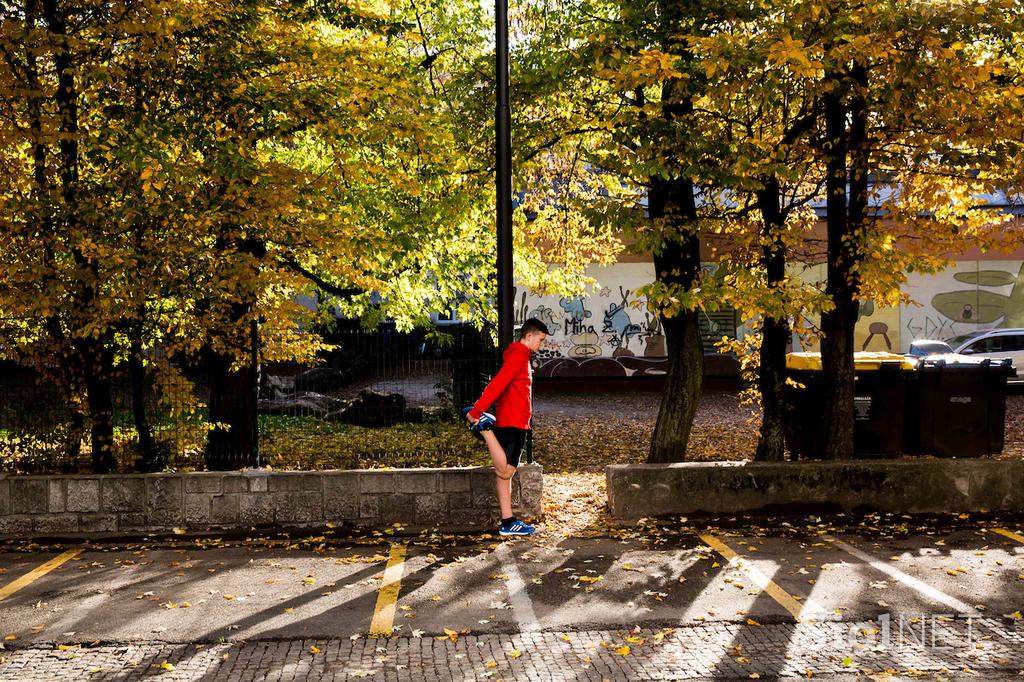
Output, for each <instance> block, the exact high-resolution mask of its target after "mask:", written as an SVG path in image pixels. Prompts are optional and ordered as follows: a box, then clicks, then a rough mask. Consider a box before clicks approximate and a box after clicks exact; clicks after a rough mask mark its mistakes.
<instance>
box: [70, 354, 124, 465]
mask: <svg viewBox="0 0 1024 682" xmlns="http://www.w3.org/2000/svg"><path fill="white" fill-rule="evenodd" d="M77 345H78V349H79V356H80V358H81V361H82V364H83V369H84V374H85V391H86V400H87V402H88V405H89V420H90V422H91V423H92V439H91V440H92V470H93V473H96V474H107V473H110V472H112V471H114V470H115V469H116V468H117V461H116V460H115V459H114V394H113V386H112V382H111V368H112V367H113V357H111V353H110V351H109V349H108V348H107V347H105V345H104V342H103V341H101V340H100V341H97V340H92V339H88V340H85V341H81V342H79V343H78V344H77Z"/></svg>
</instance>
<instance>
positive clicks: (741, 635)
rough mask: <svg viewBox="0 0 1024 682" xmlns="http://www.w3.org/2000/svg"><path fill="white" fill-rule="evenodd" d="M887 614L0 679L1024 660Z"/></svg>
mask: <svg viewBox="0 0 1024 682" xmlns="http://www.w3.org/2000/svg"><path fill="white" fill-rule="evenodd" d="M879 625H880V624H879V623H878V622H873V621H865V622H861V623H840V622H830V623H817V624H815V623H800V624H793V623H778V624H766V625H763V626H761V627H758V628H750V627H747V626H745V625H740V624H731V623H716V624H707V625H701V626H695V627H684V628H676V629H660V630H654V629H639V630H633V631H628V630H627V631H583V632H537V633H522V634H514V635H486V636H473V635H465V636H458V635H452V636H449V637H440V638H438V637H421V638H413V637H392V638H388V639H367V638H360V639H359V640H354V641H353V640H326V641H325V640H312V639H306V640H288V641H262V642H248V643H246V642H240V643H218V644H210V645H205V646H204V645H194V644H170V643H159V642H151V643H145V644H101V645H96V646H70V647H68V646H64V647H60V648H57V647H35V648H29V649H24V650H18V651H15V652H13V653H11V654H9V659H10V660H8V662H7V663H6V664H5V665H3V666H2V667H0V680H24V681H25V682H31V681H33V680H47V681H49V680H54V679H88V680H127V679H137V678H140V677H149V676H157V675H158V676H159V677H160V678H161V679H167V680H232V681H236V680H346V679H352V678H365V679H373V680H396V681H397V680H410V681H411V680H420V679H424V680H497V679H506V680H697V679H787V678H791V679H806V678H821V679H830V676H831V678H832V679H842V678H843V677H850V676H859V677H862V678H867V679H887V678H888V679H899V678H900V677H916V678H921V677H926V678H930V679H944V678H945V679H954V678H959V677H961V676H972V677H973V678H974V679H980V680H989V679H997V678H998V677H999V676H1000V675H1004V676H1006V677H1007V678H1010V677H1016V676H1017V671H1018V670H1021V669H1024V629H1022V628H1014V627H1013V626H1012V625H1010V626H1008V625H1007V624H1006V623H1004V622H1000V621H999V620H997V619H978V620H972V621H967V620H953V621H945V622H938V623H935V624H928V623H919V624H915V625H912V626H911V625H910V624H907V626H906V627H904V628H903V631H902V633H901V632H899V626H898V624H889V627H888V628H884V627H883V628H880V627H879ZM933 625H934V627H935V632H934V634H933V631H932V627H933ZM885 630H887V632H886V631H885ZM933 636H934V643H933ZM930 673H932V674H930ZM936 673H937V674H936ZM836 676H839V677H836Z"/></svg>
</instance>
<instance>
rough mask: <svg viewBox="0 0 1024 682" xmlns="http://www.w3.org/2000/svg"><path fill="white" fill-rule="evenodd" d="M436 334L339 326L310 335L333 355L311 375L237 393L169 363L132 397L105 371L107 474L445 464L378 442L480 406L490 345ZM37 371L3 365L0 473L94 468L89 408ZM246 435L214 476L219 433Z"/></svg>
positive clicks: (454, 330) (292, 367)
mask: <svg viewBox="0 0 1024 682" xmlns="http://www.w3.org/2000/svg"><path fill="white" fill-rule="evenodd" d="M438 331H440V332H442V334H441V335H438V334H436V333H433V334H432V333H428V332H427V331H414V332H399V331H398V330H396V329H395V328H394V326H393V325H391V324H387V323H385V324H382V325H380V326H379V327H378V328H377V329H374V330H371V331H366V330H364V329H362V328H361V327H359V325H358V324H356V323H354V322H348V321H339V322H338V324H337V325H336V326H334V327H333V328H331V329H330V330H326V331H323V330H322V331H320V332H318V333H320V334H321V336H323V338H324V340H325V341H326V342H327V343H329V344H331V345H332V346H333V349H332V350H330V351H327V352H325V353H323V354H322V356H321V357H320V358H319V360H320V362H318V363H317V364H315V365H300V364H296V363H263V364H261V365H260V366H259V371H258V372H255V373H253V372H246V373H245V376H246V381H245V382H242V383H239V382H234V383H232V384H230V385H227V386H225V385H224V384H223V382H220V383H219V382H218V381H217V378H216V377H215V376H214V375H213V374H212V373H211V372H212V370H211V368H210V367H209V366H208V365H207V364H204V363H203V362H198V361H196V362H184V361H180V362H177V363H176V364H175V365H174V368H173V369H174V371H173V372H171V373H167V372H164V373H163V374H161V375H159V376H158V373H155V372H147V373H146V378H145V380H144V381H145V386H144V387H141V388H142V389H143V390H141V391H140V390H139V388H140V387H138V386H133V383H132V381H131V379H132V377H131V376H130V373H129V372H128V371H127V368H126V367H123V366H121V367H115V368H114V371H113V374H112V376H111V385H112V390H111V393H112V399H113V414H112V422H113V448H112V449H113V452H112V455H113V461H114V463H115V464H114V469H115V470H116V471H138V470H163V469H174V470H202V469H205V468H221V469H233V468H241V467H244V466H266V465H268V464H269V465H271V466H273V465H274V464H275V463H277V462H282V461H284V462H286V464H287V465H288V466H299V467H301V468H326V467H340V468H350V467H352V466H355V465H356V464H357V462H358V460H360V459H369V460H374V459H377V460H379V459H382V458H389V459H393V460H395V461H396V462H400V461H401V460H403V459H409V458H415V457H417V456H420V455H428V454H429V455H433V456H435V457H437V456H441V457H443V456H444V455H445V454H452V455H456V454H458V453H457V452H456V448H452V451H451V453H446V451H445V448H443V447H439V446H438V445H437V444H436V439H435V442H434V443H432V444H430V445H428V446H419V445H416V443H417V439H416V438H414V437H409V438H405V439H404V440H403V441H402V442H401V443H399V444H398V445H389V440H388V438H386V437H385V436H383V435H381V436H380V437H378V436H377V435H375V432H376V431H378V430H380V429H381V427H397V428H398V429H399V430H400V429H402V428H406V427H405V426H404V425H409V426H408V427H407V428H408V429H415V428H433V426H432V425H436V424H444V423H447V422H449V421H450V420H452V419H454V418H455V417H456V416H457V414H458V408H459V407H460V406H462V405H465V404H468V403H470V402H472V401H473V400H474V399H475V398H476V397H477V396H478V395H479V394H480V391H481V390H482V389H483V386H484V383H485V381H486V380H487V378H488V376H489V375H490V374H491V373H492V372H493V369H494V359H495V354H494V351H493V348H491V347H490V344H489V341H487V338H488V337H487V335H486V334H485V333H481V332H479V331H477V330H475V329H473V328H472V327H471V326H469V325H451V326H447V327H445V328H442V329H439V330H438ZM256 338H257V339H259V335H258V334H257V336H256ZM257 343H259V341H257ZM257 356H259V349H258V348H257ZM46 370H47V368H45V367H43V368H38V367H37V368H30V367H26V366H22V365H19V364H17V363H14V362H9V361H8V362H3V363H0V472H6V473H44V472H45V473H51V472H67V473H71V472H89V471H92V470H93V468H94V466H93V456H92V454H93V453H92V445H91V438H90V434H91V431H92V426H93V424H92V418H91V417H90V409H89V407H88V401H87V400H86V397H85V396H84V395H83V394H82V392H81V391H75V390H74V389H72V388H70V387H69V386H67V385H66V382H64V381H62V380H61V377H60V376H59V372H58V373H55V372H49V371H46ZM133 389H135V390H134V391H133ZM140 395H142V396H143V398H142V400H141V402H140V401H139V399H138V398H139V396H140ZM250 395H251V396H253V397H255V400H253V399H252V398H250ZM211 405H215V406H218V407H215V409H213V410H211ZM225 405H227V408H225V407H224V406H225ZM225 410H227V412H225ZM232 410H233V411H234V412H233V421H231V423H230V424H229V426H228V428H221V427H223V424H222V423H221V422H218V421H216V419H222V418H223V416H222V415H223V414H225V413H231V411H232ZM211 412H213V413H215V414H217V415H221V416H220V417H217V418H213V417H211ZM140 416H141V417H142V421H140ZM414 425H418V426H414ZM250 426H251V429H252V433H253V435H254V437H253V438H230V437H228V438H227V439H226V440H227V441H228V442H229V447H228V448H227V449H225V448H223V447H221V448H220V450H219V452H218V453H216V457H215V459H216V461H215V463H214V462H213V459H214V458H212V456H211V443H213V442H214V440H215V435H217V434H218V429H220V432H219V436H220V440H221V441H224V440H225V438H224V437H223V436H224V435H225V434H224V431H227V432H230V431H231V429H235V431H236V434H240V433H241V432H242V431H244V430H246V429H248V428H250ZM140 433H142V434H143V436H142V437H140ZM231 442H235V445H230V443H231ZM410 443H412V445H410ZM424 447H426V448H428V449H429V450H430V452H427V451H426V450H424ZM211 463H212V465H211Z"/></svg>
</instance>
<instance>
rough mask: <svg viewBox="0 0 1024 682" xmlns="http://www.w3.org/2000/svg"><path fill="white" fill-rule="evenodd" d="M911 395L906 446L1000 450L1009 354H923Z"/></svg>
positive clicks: (937, 450) (978, 452)
mask: <svg viewBox="0 0 1024 682" xmlns="http://www.w3.org/2000/svg"><path fill="white" fill-rule="evenodd" d="M917 375H918V376H917V390H916V391H914V394H913V399H912V401H911V406H910V409H911V413H912V415H911V416H912V418H911V424H912V428H911V430H910V433H909V434H908V436H909V438H908V442H907V447H908V451H911V452H915V453H920V454H932V455H936V456H938V457H983V456H985V455H991V454H998V453H1000V452H1002V451H1003V442H1004V436H1005V432H1006V380H1007V379H1008V378H1009V377H1011V376H1015V375H1016V371H1015V370H1014V369H1013V365H1012V363H1011V361H1010V360H997V361H991V360H989V359H983V360H979V361H976V362H970V361H960V362H956V363H950V362H947V361H945V360H943V359H938V360H928V359H925V360H923V361H922V362H921V363H920V365H919V366H918V370H917Z"/></svg>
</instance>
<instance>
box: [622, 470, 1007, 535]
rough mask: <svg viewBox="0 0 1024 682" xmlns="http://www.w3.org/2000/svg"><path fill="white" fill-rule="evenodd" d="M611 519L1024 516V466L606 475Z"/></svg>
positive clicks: (650, 471) (648, 472) (693, 471)
mask: <svg viewBox="0 0 1024 682" xmlns="http://www.w3.org/2000/svg"><path fill="white" fill-rule="evenodd" d="M606 476H607V482H608V506H609V509H610V511H611V515H612V517H613V518H615V519H617V520H620V521H624V522H628V523H632V522H635V521H637V520H638V519H641V518H644V517H657V516H675V515H699V514H733V513H756V512H763V513H782V512H794V513H796V512H809V511H833V512H838V511H844V512H864V511H882V512H893V513H904V514H912V513H943V512H970V511H981V510H989V511H1009V512H1024V461H1021V460H984V459H968V460H957V459H941V460H939V459H921V460H850V461H842V462H742V461H741V462H684V463H679V464H616V465H612V466H609V467H607V469H606Z"/></svg>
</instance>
